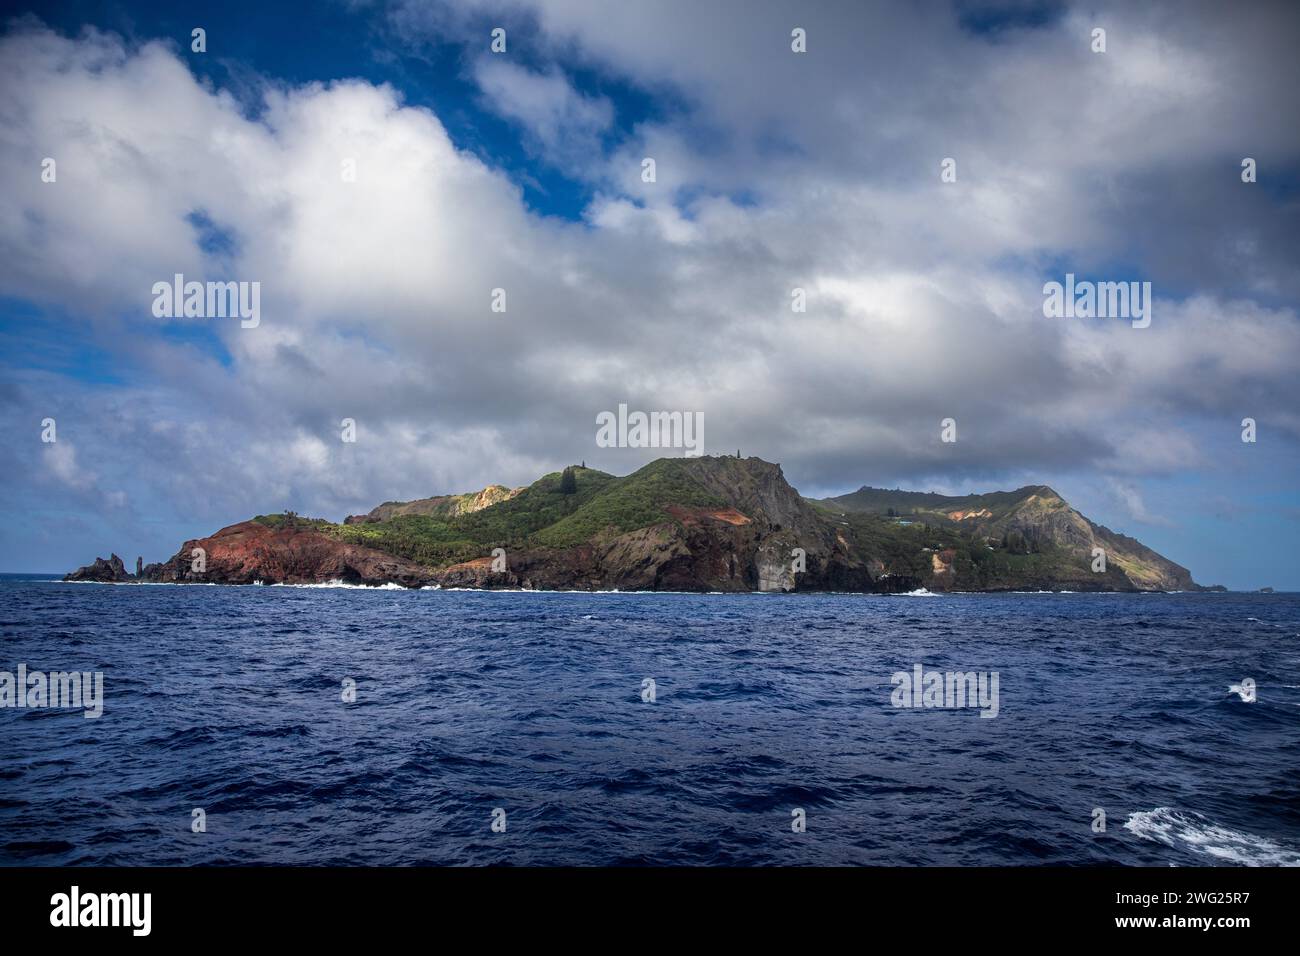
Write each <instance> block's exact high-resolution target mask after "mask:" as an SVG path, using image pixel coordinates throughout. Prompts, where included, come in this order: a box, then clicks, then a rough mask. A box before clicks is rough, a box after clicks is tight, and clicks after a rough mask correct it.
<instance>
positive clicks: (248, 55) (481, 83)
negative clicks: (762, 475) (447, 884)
mask: <svg viewBox="0 0 1300 956" xmlns="http://www.w3.org/2000/svg"><path fill="white" fill-rule="evenodd" d="M302 10H303V11H304V12H297V10H296V9H294V8H287V7H283V6H282V5H278V4H267V3H256V4H254V3H241V2H221V3H194V4H185V5H178V4H174V3H122V2H115V3H86V2H57V0H56V2H44V3H41V4H39V5H38V6H35V7H25V6H24V5H22V4H17V5H15V4H12V3H10V4H7V5H6V6H5V10H4V14H3V17H2V18H0V186H2V187H3V188H0V342H2V343H3V347H2V348H0V434H2V436H3V438H2V440H0V480H2V482H3V488H4V494H3V498H2V499H0V509H2V510H0V517H2V519H3V520H0V571H7V572H21V571H30V572H63V571H67V570H70V569H71V568H74V567H76V566H79V565H81V564H86V563H88V562H89V561H90V560H91V559H92V558H93V557H95V556H97V555H103V556H106V555H107V554H108V553H109V552H110V551H116V552H117V553H118V554H120V555H122V556H123V557H124V558H125V559H126V560H127V562H128V564H131V563H133V562H134V559H135V556H136V555H143V556H144V559H145V561H146V562H148V561H156V560H162V559H164V558H166V557H168V556H170V555H171V554H173V553H175V551H176V550H177V549H178V547H179V546H180V544H181V542H183V541H184V540H185V539H187V538H192V537H198V536H201V535H205V534H209V533H211V532H212V531H214V530H216V529H217V528H220V527H223V526H225V525H228V524H232V523H235V522H237V521H240V520H244V519H246V518H247V517H249V516H251V515H254V514H261V513H275V512H280V511H284V510H293V511H297V512H298V513H300V514H308V515H314V516H321V517H327V518H330V519H333V520H340V519H341V518H342V517H343V516H344V515H347V514H354V513H359V512H364V511H368V510H369V509H370V508H371V507H373V506H374V505H375V504H378V503H380V502H382V501H387V500H405V499H410V498H417V497H425V496H428V495H432V494H442V493H449V492H463V491H471V490H476V489H479V488H482V487H484V486H485V485H487V484H490V483H500V484H506V485H511V486H517V485H522V484H527V483H529V482H531V481H533V480H535V479H536V478H537V477H539V476H540V475H542V474H545V473H547V472H551V471H555V470H557V469H559V468H561V467H563V466H564V465H567V464H571V463H577V462H579V461H585V462H586V464H587V465H588V466H591V467H597V468H601V469H603V470H606V471H609V472H612V473H614V474H628V473H630V472H632V471H634V470H635V469H636V468H638V467H640V466H641V465H643V464H645V463H646V462H648V461H650V460H652V459H654V458H655V457H659V456H660V455H661V454H672V455H677V454H682V450H680V449H675V450H673V449H670V450H667V451H663V450H658V449H644V448H626V447H624V448H604V447H600V446H599V445H598V444H597V441H596V436H597V426H596V421H597V416H598V415H599V414H600V413H601V412H604V411H614V410H617V408H618V406H619V405H620V404H626V405H628V406H629V408H631V409H640V410H645V411H652V410H679V411H683V412H687V413H700V414H702V415H703V420H704V423H705V428H704V437H705V441H704V450H705V452H706V453H718V454H723V453H725V454H732V453H734V452H735V451H736V450H740V451H741V452H742V454H744V455H757V456H759V457H762V458H765V459H767V460H769V461H776V462H779V463H781V465H782V467H783V469H784V472H785V475H786V477H787V478H788V479H789V480H790V482H791V483H792V484H793V485H794V486H795V487H796V488H798V489H799V490H800V491H801V492H802V493H804V494H805V495H809V496H817V497H820V496H826V495H834V494H842V493H846V492H849V491H852V490H855V489H857V488H858V487H861V486H862V485H874V486H883V487H891V488H892V487H902V488H912V489H917V490H930V491H939V492H946V493H951V494H965V493H970V492H977V491H991V490H999V489H1011V488H1016V487H1019V486H1022V485H1027V484H1048V485H1051V486H1052V487H1053V488H1055V489H1056V490H1057V491H1058V492H1060V493H1061V494H1062V495H1063V496H1064V497H1065V498H1066V499H1067V500H1068V501H1069V502H1070V503H1071V504H1072V505H1074V506H1075V507H1076V508H1078V509H1079V510H1080V511H1082V512H1083V513H1084V514H1086V515H1087V516H1089V517H1090V518H1092V519H1093V520H1094V521H1097V522H1099V523H1101V524H1104V525H1106V526H1107V527H1109V528H1111V529H1113V530H1117V531H1122V532H1124V533H1126V534H1130V535H1133V536H1135V537H1137V538H1139V539H1140V540H1141V541H1143V542H1144V543H1146V544H1148V545H1150V546H1151V547H1153V548H1155V549H1156V550H1158V551H1160V552H1161V553H1162V554H1164V555H1166V556H1167V557H1169V558H1171V559H1173V560H1175V561H1177V562H1179V563H1180V564H1183V565H1185V566H1186V567H1188V568H1190V569H1191V571H1192V573H1193V576H1194V577H1195V578H1196V580H1197V581H1198V582H1200V583H1203V584H1224V585H1227V586H1229V587H1231V588H1239V589H1252V588H1258V587H1263V586H1272V587H1275V588H1278V589H1287V590H1300V561H1297V560H1296V558H1295V553H1294V545H1293V541H1294V539H1295V538H1296V536H1297V532H1300V487H1298V483H1297V477H1300V467H1298V466H1300V402H1298V401H1297V400H1298V399H1300V376H1298V375H1297V372H1298V371H1300V321H1298V317H1297V306H1298V304H1300V269H1297V268H1296V266H1297V258H1298V256H1297V253H1300V123H1298V122H1296V117H1297V110H1296V104H1295V97H1296V90H1297V89H1300V59H1298V58H1296V57H1295V56H1294V49H1295V45H1296V41H1297V40H1298V39H1300V8H1297V7H1296V6H1295V5H1294V4H1284V3H1278V4H1271V3H1250V2H1247V3H1239V4H1230V5H1228V4H1219V3H1196V2H1177V3H1152V4H1141V5H1137V4H1131V3H1127V2H1119V3H1113V4H1112V3H1087V4H1073V3H1029V2H1024V3H1021V2H1005V3H1004V2H994V3H938V2H934V3H916V4H912V3H909V4H902V3H891V4H870V3H860V2H843V3H838V2H835V3H831V2H821V3H816V2H814V3H779V2H765V0H743V2H741V0H736V2H730V0H716V2H701V0H657V2H654V3H619V4H610V3H605V2H596V0H495V2H480V0H458V2H455V3H451V2H442V0H428V2H418V3H417V2H413V0H393V2H381V0H373V2H359V0H357V2H323V3H319V4H312V5H310V6H309V7H306V6H304V7H303V8H302ZM195 28H202V29H203V30H204V31H205V40H206V49H204V50H203V51H202V52H197V51H195V50H194V49H193V40H192V30H194V29H195ZM498 28H499V29H502V30H504V31H505V50H504V51H503V52H494V51H493V50H492V49H491V43H492V32H493V30H495V29H498ZM795 29H800V30H802V31H804V34H803V35H804V36H805V38H806V49H805V51H804V52H795V51H794V50H793V49H792V42H793V41H792V31H794V30H795ZM1097 29H1102V30H1104V31H1105V49H1104V51H1099V50H1097V49H1095V47H1096V46H1097V40H1096V37H1095V33H1094V31H1095V30H1097ZM646 158H651V159H653V160H654V164H655V177H654V181H652V182H647V181H645V177H644V175H643V170H644V168H645V166H644V160H645V159H646ZM1246 158H1251V159H1253V160H1254V161H1255V170H1256V178H1255V181H1254V182H1244V181H1243V170H1242V162H1243V160H1244V159H1246ZM47 159H53V160H54V163H55V165H54V170H55V176H54V181H46V177H44V176H43V172H44V170H45V168H46V164H45V160H47ZM946 159H952V160H954V161H955V165H954V166H952V167H951V168H953V169H955V179H953V177H951V176H949V177H945V176H944V175H943V170H944V165H943V164H944V160H946ZM347 164H351V169H352V170H354V175H353V176H352V178H351V179H350V180H349V179H348V178H347V177H346V176H345V175H344V173H343V168H344V166H345V165H347ZM945 180H949V181H945ZM177 273H180V274H183V275H184V276H185V277H186V278H187V279H189V280H198V281H207V280H212V281H244V282H257V283H259V286H260V295H261V300H260V307H261V308H260V321H259V323H258V324H257V326H256V327H251V328H246V327H244V326H243V324H242V323H241V322H240V321H239V320H238V319H231V318H220V317H215V318H214V317H210V318H201V317H191V318H184V317H181V318H169V317H166V316H158V315H155V310H154V308H153V306H154V299H155V295H154V292H153V287H154V284H155V283H157V282H160V281H163V282H168V281H171V279H172V277H173V276H174V275H175V274H177ZM1067 273H1069V274H1074V275H1076V276H1078V277H1079V278H1080V279H1081V280H1083V279H1087V280H1091V281H1097V282H1109V281H1115V282H1119V281H1124V282H1129V281H1132V282H1149V283H1150V284H1151V285H1150V288H1151V323H1150V325H1149V327H1146V328H1135V327H1133V324H1132V323H1131V322H1130V321H1128V320H1127V319H1124V318H1114V317H1110V318H1081V317H1069V318H1065V317H1049V316H1047V315H1045V314H1044V308H1043V303H1044V292H1043V287H1044V284H1045V283H1047V282H1051V281H1059V282H1064V281H1065V276H1066V274H1067ZM495 289H503V290H505V294H506V298H505V302H506V309H505V311H504V312H498V311H493V309H492V303H493V290H495ZM795 289H802V290H804V299H805V302H806V309H805V311H803V312H796V311H795V310H794V309H793V308H792V302H793V299H792V290H795ZM947 418H951V419H953V420H954V421H955V423H956V439H957V440H956V441H952V442H945V441H943V440H942V439H941V431H942V428H941V423H942V422H943V420H944V419H947ZM1246 418H1251V419H1253V420H1254V421H1255V423H1256V424H1255V430H1256V433H1255V434H1256V440H1255V441H1253V442H1245V441H1243V440H1242V432H1243V420H1244V419H1246ZM46 419H53V420H54V422H55V428H56V436H55V440H54V441H48V440H43V437H48V436H47V435H46V432H47V431H48V429H47V428H46V427H45V426H44V425H43V422H45V420H46ZM344 419H352V420H353V421H354V422H355V423H356V424H355V429H356V431H355V437H356V440H355V441H352V442H348V441H343V440H342V438H341V435H342V428H341V424H342V422H343V420H344Z"/></svg>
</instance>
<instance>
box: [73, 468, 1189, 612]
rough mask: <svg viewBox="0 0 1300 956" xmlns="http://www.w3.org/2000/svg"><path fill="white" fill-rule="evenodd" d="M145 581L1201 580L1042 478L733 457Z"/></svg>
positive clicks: (242, 547) (268, 524)
mask: <svg viewBox="0 0 1300 956" xmlns="http://www.w3.org/2000/svg"><path fill="white" fill-rule="evenodd" d="M566 473H567V477H566ZM1094 548H1102V549H1104V551H1105V553H1106V568H1105V570H1104V571H1094V570H1093V569H1092V566H1093V549H1094ZM195 549H202V551H203V552H204V555H205V559H206V564H205V567H204V569H203V570H202V571H196V570H194V568H193V560H192V555H193V553H194V551H195ZM498 549H500V550H498ZM494 559H495V560H494ZM123 572H124V569H123V568H122V567H121V563H120V561H118V562H117V563H116V564H113V563H112V562H97V563H96V564H94V565H90V566H88V567H86V568H83V569H80V570H79V571H77V572H74V573H73V575H69V577H70V578H76V579H83V580H84V579H90V580H110V579H111V580H122V579H124V578H125V579H126V580H131V579H133V578H132V576H130V575H124V574H123ZM141 578H142V579H144V580H151V581H216V582H225V583H250V582H252V581H263V582H265V583H268V584H269V583H272V582H277V581H283V582H286V583H300V582H311V581H328V580H343V581H351V582H356V583H385V582H388V581H393V582H396V583H399V584H403V585H407V586H421V585H438V586H445V587H522V588H539V589H547V588H576V589H620V590H689V591H804V590H843V591H864V592H898V591H909V590H914V589H916V588H920V587H925V588H929V589H931V590H972V591H988V590H1051V589H1067V590H1125V591H1131V590H1188V589H1193V588H1195V587H1196V585H1195V584H1194V583H1193V582H1192V579H1191V575H1190V574H1189V573H1188V572H1187V570H1186V569H1185V568H1182V567H1180V566H1179V565H1177V564H1174V563H1173V562H1171V561H1169V560H1167V559H1166V558H1164V557H1162V556H1160V555H1158V554H1156V553H1155V552H1154V551H1151V550H1150V549H1149V548H1146V547H1145V546H1144V545H1142V544H1141V543H1140V542H1138V541H1135V540H1134V539H1132V538H1128V537H1124V536H1122V535H1118V534H1115V533H1113V532H1111V531H1109V530H1108V529H1106V528H1104V527H1101V526H1099V525H1096V524H1094V523H1092V522H1091V521H1089V520H1088V519H1087V518H1085V517H1084V516H1083V515H1081V514H1079V513H1078V512H1077V511H1075V510H1074V509H1073V508H1071V507H1070V506H1069V505H1068V504H1067V503H1066V502H1065V501H1064V500H1063V499H1062V498H1061V497H1060V496H1059V495H1057V494H1056V493H1055V492H1054V491H1053V490H1052V489H1051V488H1048V487H1047V486H1045V485H1035V486H1029V487H1026V488H1021V489H1018V490H1017V491H1011V492H995V493H992V494H984V495H969V496H964V497H947V496H943V495H935V494H923V493H919V492H907V491H884V490H880V489H874V488H862V489H860V490H858V491H856V492H853V493H852V494H848V495H842V496H839V497H835V498H828V499H824V500H821V501H812V500H808V499H805V498H803V497H801V496H800V495H799V493H798V492H797V491H795V489H794V488H792V487H791V486H790V485H789V483H788V482H787V481H786V480H785V477H784V475H783V474H782V473H781V468H780V466H779V465H775V464H772V463H770V462H766V461H763V460H762V459H758V458H745V459H741V458H735V457H731V456H721V457H704V458H662V459H659V460H658V461H654V462H651V463H650V464H648V465H646V466H645V467H643V468H641V469H639V470H638V471H636V472H633V473H632V474H630V475H627V476H624V477H616V476H614V475H610V474H607V473H605V472H601V471H597V470H595V469H591V468H584V467H578V466H572V467H570V468H568V469H566V470H565V472H553V473H551V474H548V475H545V476H543V477H541V478H539V479H538V480H537V481H535V482H533V483H532V484H531V485H528V486H527V487H525V488H517V489H508V488H506V487H504V486H501V485H490V486H488V487H487V488H485V489H483V490H482V491H480V492H473V493H470V494H458V495H440V496H433V497H429V498H424V499H419V500H417V501H411V502H386V503H384V504H382V505H379V506H378V507H376V508H375V509H373V510H372V511H371V512H369V513H368V514H366V515H359V516H351V517H349V518H347V519H345V521H344V522H342V523H335V522H331V521H327V520H324V519H319V518H314V519H309V518H302V517H299V516H297V515H293V514H282V515H262V516H259V517H257V518H254V519H252V520H250V521H247V522H243V523H242V524H239V525H234V526H232V527H230V528H225V529H222V530H221V531H219V532H217V533H216V534H214V535H212V536H210V537H208V538H198V539H194V540H192V541H187V542H185V544H184V545H183V546H182V548H181V550H180V551H179V552H178V553H177V554H176V555H174V556H173V557H172V558H171V559H169V560H168V561H166V562H163V563H161V564H153V565H149V566H148V567H147V568H145V569H144V571H143V572H142V574H141Z"/></svg>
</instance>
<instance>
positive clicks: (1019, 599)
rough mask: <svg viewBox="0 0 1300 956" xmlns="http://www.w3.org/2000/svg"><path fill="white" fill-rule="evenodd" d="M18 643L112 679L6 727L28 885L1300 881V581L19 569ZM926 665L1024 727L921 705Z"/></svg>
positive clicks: (1, 742)
mask: <svg viewBox="0 0 1300 956" xmlns="http://www.w3.org/2000/svg"><path fill="white" fill-rule="evenodd" d="M0 631H2V633H3V643H2V647H3V651H2V653H0V670H8V671H11V672H12V671H15V670H16V668H17V665H18V664H19V663H26V664H27V665H28V667H29V668H30V669H31V670H37V669H42V670H69V669H78V670H86V671H95V670H99V671H103V673H104V679H105V709H104V714H103V716H102V717H101V718H100V719H98V720H87V719H85V718H84V717H83V716H82V714H81V712H80V711H71V710H61V711H56V710H30V709H28V710H18V709H3V710H0V863H5V864H23V863H25V864H32V863H36V864H95V863H98V864H162V865H171V864H241V863H242V864H247V863H287V864H360V863H366V864H484V863H509V864H616V863H651V864H773V863H777V864H1004V863H1016V864H1041V863H1058V864H1144V865H1166V864H1178V865H1192V864H1213V863H1224V864H1247V863H1253V864H1271V865H1276V864H1291V865H1296V864H1297V863H1300V688H1298V687H1297V685H1300V596H1296V595H1283V594H1275V595H1240V594H1175V595H1071V594H1060V595H1053V594H1027V595H953V596H945V597H919V596H918V597H911V596H897V597H874V596H861V595H826V596H815V595H786V596H772V595H769V596H763V595H736V596H723V595H683V594H554V593H552V594H545V593H543V594H538V593H477V592H438V591H421V592H408V591H385V590H356V589H341V588H340V589H307V588H301V589H300V588H280V587H275V588H258V587H246V588H234V587H195V586H189V587H183V586H182V587H177V586H147V585H145V586H136V585H126V586H107V585H68V584H60V583H54V582H30V581H29V582H20V581H12V580H10V581H4V582H0ZM918 662H919V663H921V664H923V665H925V667H926V668H927V669H928V668H934V669H939V670H944V671H947V670H964V671H971V670H982V671H997V672H998V673H999V705H1000V712H999V714H998V716H997V717H996V718H994V719H987V718H981V717H980V716H979V712H978V710H974V709H965V710H961V709H929V710H927V709H920V710H915V709H900V708H895V707H894V706H892V705H891V699H890V697H891V691H892V689H893V687H892V685H891V683H890V676H891V674H893V673H894V672H895V671H901V670H907V671H910V670H911V669H912V667H913V665H914V664H916V663H918ZM349 677H350V678H352V679H354V680H355V681H356V686H357V700H356V702H355V703H344V702H343V701H342V699H341V698H342V693H341V682H342V681H343V679H344V678H349ZM1247 677H1250V678H1253V679H1254V680H1255V681H1256V684H1257V695H1258V699H1257V700H1256V701H1255V702H1254V703H1246V702H1244V701H1243V700H1242V699H1241V698H1240V696H1239V695H1237V694H1230V693H1229V692H1228V687H1229V685H1230V684H1239V683H1241V681H1242V679H1243V678H1247ZM645 678H652V679H653V680H654V681H655V682H656V691H657V693H656V700H655V701H654V702H644V701H643V700H642V681H643V679H645ZM194 808H203V810H204V811H205V813H206V822H207V832H206V833H202V834H195V833H193V832H191V819H192V816H191V812H192V810H193V809H194ZM495 808H502V809H504V810H505V813H506V817H505V820H506V830H505V832H504V833H494V832H493V831H492V829H491V823H492V819H493V817H492V812H493V810H494V809H495ZM798 808H801V809H803V810H804V812H805V814H806V825H807V829H806V832H804V833H794V832H792V830H791V821H792V816H791V813H792V810H795V809H798ZM1094 808H1101V809H1103V810H1104V811H1105V813H1106V816H1107V828H1106V832H1105V833H1102V834H1095V833H1094V832H1093V831H1092V826H1091V825H1092V822H1093V814H1094Z"/></svg>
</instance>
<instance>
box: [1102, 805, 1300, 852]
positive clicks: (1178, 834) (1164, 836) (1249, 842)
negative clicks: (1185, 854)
mask: <svg viewBox="0 0 1300 956" xmlns="http://www.w3.org/2000/svg"><path fill="white" fill-rule="evenodd" d="M1124 829H1125V830H1128V831H1129V832H1130V833H1132V834H1133V835H1134V836H1137V837H1141V838H1142V839H1143V840H1151V841H1152V842H1154V843H1163V844H1164V845H1165V846H1169V847H1174V848H1179V849H1185V850H1190V851H1192V852H1193V853H1198V854H1201V855H1202V856H1208V857H1211V858H1213V859H1215V860H1219V861H1222V862H1224V863H1236V864H1238V865H1239V866H1300V853H1297V852H1296V851H1295V850H1290V849H1287V848H1286V847H1283V846H1281V845H1279V844H1277V843H1274V842H1273V841H1272V840H1269V839H1266V838H1264V837H1261V836H1255V835H1254V834H1252V833H1242V832H1241V831H1240V830H1232V829H1229V828H1228V827H1222V826H1219V825H1218V824H1215V823H1211V822H1210V821H1209V820H1207V819H1206V818H1205V817H1203V816H1201V815H1200V814H1199V813H1193V812H1190V811H1183V810H1174V809H1172V808H1171V807H1156V808H1155V809H1154V810H1144V811H1140V812H1138V813H1134V814H1131V815H1130V816H1129V818H1128V820H1127V821H1125V823H1124Z"/></svg>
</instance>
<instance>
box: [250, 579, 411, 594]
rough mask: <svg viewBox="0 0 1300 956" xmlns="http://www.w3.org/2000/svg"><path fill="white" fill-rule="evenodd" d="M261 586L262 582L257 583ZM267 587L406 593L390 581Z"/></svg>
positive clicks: (334, 581)
mask: <svg viewBox="0 0 1300 956" xmlns="http://www.w3.org/2000/svg"><path fill="white" fill-rule="evenodd" d="M255 583H257V584H260V583H261V582H260V581H258V582H255ZM266 587H272V588H343V589H344V590H348V591H405V590H406V588H405V587H403V586H402V585H400V584H395V583H394V582H392V581H388V582H386V583H384V584H349V583H348V582H347V581H342V580H339V579H337V578H336V579H335V580H333V581H316V582H314V583H312V584H283V583H280V584H268V585H266Z"/></svg>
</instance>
